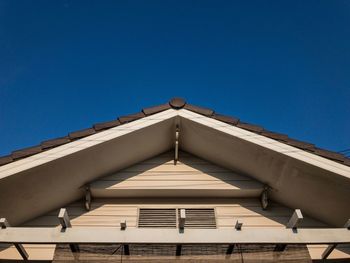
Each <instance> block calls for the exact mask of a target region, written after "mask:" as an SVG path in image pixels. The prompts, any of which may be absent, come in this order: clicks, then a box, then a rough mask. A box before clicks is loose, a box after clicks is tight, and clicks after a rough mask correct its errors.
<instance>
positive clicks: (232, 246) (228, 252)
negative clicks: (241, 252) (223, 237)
mask: <svg viewBox="0 0 350 263" xmlns="http://www.w3.org/2000/svg"><path fill="white" fill-rule="evenodd" d="M234 248H235V244H231V245H229V246H228V247H227V250H226V255H231V254H232V253H233V250H234Z"/></svg>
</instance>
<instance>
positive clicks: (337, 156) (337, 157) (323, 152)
mask: <svg viewBox="0 0 350 263" xmlns="http://www.w3.org/2000/svg"><path fill="white" fill-rule="evenodd" d="M315 154H317V155H320V156H322V157H326V158H328V159H332V160H336V161H341V162H343V161H345V156H344V155H342V154H340V153H336V152H331V151H327V150H324V149H319V148H316V149H315Z"/></svg>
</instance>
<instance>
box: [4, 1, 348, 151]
mask: <svg viewBox="0 0 350 263" xmlns="http://www.w3.org/2000/svg"><path fill="white" fill-rule="evenodd" d="M173 96H182V97H185V98H186V100H187V101H188V102H190V103H192V104H196V105H201V106H206V107H210V108H213V109H215V110H216V111H217V112H220V113H223V114H227V115H233V116H236V117H239V118H240V119H242V120H244V121H247V122H251V123H255V124H259V125H262V126H264V127H266V128H268V129H270V130H272V131H277V132H282V133H286V134H288V135H289V136H290V137H293V138H296V139H300V140H305V141H309V142H312V143H315V144H316V145H318V146H320V147H323V148H326V149H331V150H336V151H339V150H343V149H346V148H350V117H349V116H350V108H349V102H350V1H304V0H303V1H296V0H292V1H218V0H215V1H203V0H200V1H187V0H186V1H166V0H160V1H152V0H147V1H146V0H145V1H135V0H134V1H46V0H45V1H38V0H35V1H29V0H26V1H14V0H8V1H3V0H1V1H0V155H5V154H8V153H10V152H11V151H12V150H16V149H18V148H23V147H28V146H32V145H35V144H37V143H39V142H40V141H42V140H46V139H50V138H54V137H58V136H64V135H66V134H67V133H68V132H70V131H74V130H78V129H82V128H87V127H89V126H91V124H93V123H96V122H101V121H106V120H111V119H114V118H116V117H117V116H120V115H125V114H129V113H133V112H136V111H139V110H140V109H141V108H142V107H147V106H153V105H157V104H161V103H164V102H166V101H168V100H169V98H171V97H173Z"/></svg>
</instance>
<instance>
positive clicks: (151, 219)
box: [138, 208, 176, 228]
mask: <svg viewBox="0 0 350 263" xmlns="http://www.w3.org/2000/svg"><path fill="white" fill-rule="evenodd" d="M138 226H139V227H161V228H176V209H175V208H174V209H153V208H140V210H139V222H138Z"/></svg>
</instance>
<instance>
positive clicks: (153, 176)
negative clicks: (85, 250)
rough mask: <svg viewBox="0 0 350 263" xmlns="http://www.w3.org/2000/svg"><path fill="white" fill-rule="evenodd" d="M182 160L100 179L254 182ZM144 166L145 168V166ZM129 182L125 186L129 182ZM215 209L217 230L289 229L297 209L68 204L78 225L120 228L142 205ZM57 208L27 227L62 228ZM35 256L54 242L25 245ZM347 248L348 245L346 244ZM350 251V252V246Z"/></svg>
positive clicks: (11, 251) (223, 203) (315, 251)
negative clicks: (236, 227) (238, 223)
mask: <svg viewBox="0 0 350 263" xmlns="http://www.w3.org/2000/svg"><path fill="white" fill-rule="evenodd" d="M180 157H181V162H180V163H179V164H178V165H177V166H174V165H173V160H172V153H166V154H163V155H161V156H158V157H156V158H153V159H150V160H147V161H145V162H143V163H141V164H138V165H136V166H133V167H131V168H128V169H126V170H124V171H122V172H119V173H117V174H114V175H111V176H108V177H104V178H102V179H100V180H99V181H109V182H110V184H111V185H118V184H120V183H121V182H128V184H127V185H128V186H130V187H135V183H137V185H141V186H142V187H145V188H147V187H149V186H150V185H151V184H153V183H154V182H160V181H162V182H164V183H166V184H167V187H174V186H176V185H177V184H179V183H181V184H183V185H184V184H186V183H187V182H189V181H190V182H196V183H197V185H198V187H202V186H201V184H202V182H206V184H205V185H211V186H213V187H214V188H215V189H217V186H218V185H221V187H223V188H225V187H230V185H232V184H235V182H236V181H240V180H243V181H252V182H254V181H253V180H252V179H250V178H248V177H245V176H242V175H239V174H236V173H232V172H230V171H228V170H226V169H223V168H221V167H218V166H215V165H212V164H210V163H208V162H206V161H203V160H201V159H198V158H196V157H194V156H191V155H189V154H186V153H181V155H180ZM140 167H141V168H140ZM124 186H125V184H124ZM161 207H164V208H199V207H205V208H214V209H215V213H216V220H217V221H216V222H217V227H218V228H233V227H234V225H235V222H236V220H237V219H239V220H240V221H241V222H243V227H244V228H254V227H285V225H286V224H287V222H288V220H289V218H290V216H291V214H292V213H293V210H292V209H290V208H287V207H284V206H282V205H279V204H277V203H271V205H270V207H269V209H267V210H262V208H261V205H260V201H259V199H258V198H132V199H131V198H130V199H128V198H98V199H94V200H93V202H92V204H91V210H90V211H86V210H85V208H84V206H83V201H82V200H81V201H78V202H74V203H71V204H69V205H68V206H67V207H66V208H67V210H68V214H69V216H70V219H71V223H72V226H73V227H82V226H84V227H88V226H94V227H96V226H98V227H110V226H115V227H119V224H120V221H121V220H126V221H127V226H128V227H137V215H138V209H139V208H161ZM58 211H59V210H58V209H57V210H54V211H51V212H49V213H47V214H45V215H43V216H40V217H38V218H36V219H34V220H31V221H29V222H27V223H25V224H23V226H27V227H59V221H58V219H57V215H58ZM301 227H325V225H324V224H322V223H321V222H318V221H316V220H313V219H311V218H308V217H306V218H305V219H304V220H303V222H302V224H301ZM25 248H26V249H27V251H28V253H29V257H30V259H46V260H47V259H52V257H53V254H54V248H55V246H52V245H25ZM324 249H325V247H324V246H309V251H310V255H311V256H312V258H315V259H316V258H320V255H321V254H322V252H323V250H324ZM346 249H349V247H347V248H346ZM346 249H343V248H341V249H337V250H335V251H334V252H333V253H332V254H331V255H330V258H339V257H340V258H341V257H345V256H347V255H346V254H344V251H346ZM349 251H350V250H349ZM2 258H12V259H20V256H19V255H18V252H17V251H16V250H15V248H13V247H10V248H7V249H1V248H0V259H2Z"/></svg>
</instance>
